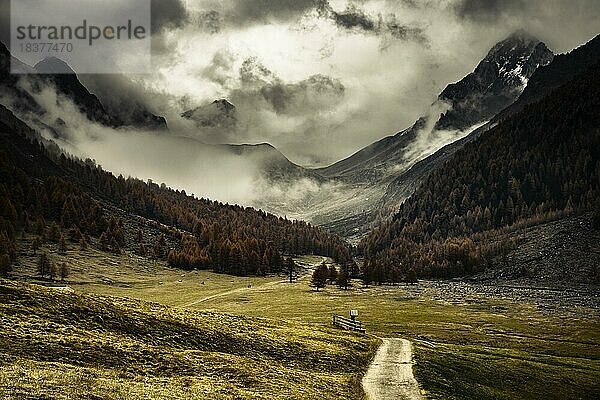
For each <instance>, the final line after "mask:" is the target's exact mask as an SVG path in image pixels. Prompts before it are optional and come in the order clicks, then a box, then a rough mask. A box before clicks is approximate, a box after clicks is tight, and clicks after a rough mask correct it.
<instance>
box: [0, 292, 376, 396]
mask: <svg viewBox="0 0 600 400" xmlns="http://www.w3.org/2000/svg"><path fill="white" fill-rule="evenodd" d="M15 305H18V306H17V307H15ZM0 315H2V318H3V324H2V327H0V360H1V361H0V397H3V398H13V399H25V398H42V397H43V398H49V397H51V398H56V399H70V398H82V396H85V398H102V399H121V398H136V397H139V398H146V399H166V398H191V397H195V398H211V399H231V398H255V399H289V398H297V399H308V398H317V397H318V398H322V399H339V398H348V399H361V398H363V394H362V390H361V388H360V382H359V378H360V376H361V375H362V374H363V373H364V371H365V369H366V366H367V364H368V361H369V359H370V357H371V356H372V354H373V353H374V350H375V348H376V346H377V343H376V340H374V339H370V338H367V337H358V336H356V335H353V334H349V333H344V332H340V331H333V330H332V329H328V328H324V327H317V328H315V327H314V326H309V325H302V324H298V323H287V322H282V321H275V320H267V319H258V318H248V317H243V316H233V315H226V314H217V313H211V312H199V311H185V310H181V309H175V308H168V307H165V306H161V305H159V304H157V303H145V302H141V301H135V300H125V299H117V298H112V297H93V296H90V295H83V294H74V293H69V292H65V291H60V290H52V289H44V288H41V287H39V286H33V285H26V284H22V283H11V282H8V281H4V280H0Z"/></svg>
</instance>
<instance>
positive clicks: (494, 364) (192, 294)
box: [3, 250, 600, 399]
mask: <svg viewBox="0 0 600 400" xmlns="http://www.w3.org/2000/svg"><path fill="white" fill-rule="evenodd" d="M52 257H53V258H54V259H55V260H56V261H61V260H63V259H64V260H67V261H68V262H69V263H70V264H71V276H70V277H69V282H68V285H69V287H70V288H72V289H74V290H75V292H76V293H88V294H93V295H101V296H117V297H119V298H130V299H137V300H139V301H143V302H154V303H157V304H153V305H152V306H150V305H149V304H150V303H143V302H134V301H133V300H118V302H121V301H122V302H125V303H127V306H126V309H127V310H135V313H138V311H137V310H138V309H139V307H142V308H144V307H146V308H148V307H150V308H152V307H160V310H161V311H160V313H159V314H160V315H166V316H168V318H172V315H177V316H179V317H178V318H186V321H187V320H188V318H189V319H190V320H191V321H194V322H193V323H194V324H196V323H199V321H200V320H202V319H205V318H207V316H215V318H216V319H225V320H228V319H232V320H235V321H238V320H239V321H244V323H246V322H247V323H248V324H249V325H248V326H252V327H253V328H251V329H250V330H251V331H252V332H254V333H255V334H256V335H258V336H261V335H267V336H268V337H271V336H269V335H271V334H272V333H275V336H276V338H277V340H279V343H278V345H277V346H283V347H285V345H284V344H283V343H284V342H288V341H291V342H294V341H295V340H299V341H303V340H307V341H308V343H310V344H307V346H308V347H306V348H307V349H308V348H313V347H312V346H313V345H314V346H315V347H314V348H320V347H319V346H321V345H323V343H329V341H331V345H332V346H334V348H335V349H334V348H328V351H329V353H327V355H326V356H324V359H328V357H334V358H336V357H344V355H347V354H349V353H346V348H345V344H347V343H348V342H347V341H351V342H353V343H355V345H356V346H362V347H360V351H358V350H349V351H350V353H352V352H353V351H357V353H354V354H360V356H359V357H358V358H352V357H351V358H352V359H353V361H350V360H349V358H347V359H345V360H347V361H344V362H343V363H333V364H327V363H325V364H323V365H324V367H322V368H321V367H319V368H321V369H319V368H317V369H314V368H313V367H311V365H310V363H305V362H304V361H299V363H298V364H296V363H295V362H294V361H293V357H299V354H298V353H294V355H293V356H291V358H287V359H285V362H281V363H280V364H277V363H275V364H273V366H270V365H271V363H273V362H274V361H273V357H279V356H277V354H278V353H277V347H276V346H274V347H272V348H271V350H269V349H265V350H264V351H265V352H264V354H262V353H261V354H251V355H247V356H246V355H245V356H243V357H245V358H243V362H241V363H240V362H238V361H242V360H241V359H240V360H238V359H236V358H230V357H232V356H231V355H228V356H227V357H225V356H224V355H223V353H221V352H218V354H219V360H218V361H214V358H212V357H215V354H211V355H210V357H211V360H213V361H210V363H209V364H211V365H212V364H214V366H213V367H214V368H217V369H218V368H225V367H224V366H225V365H228V367H227V368H230V367H229V366H231V365H233V366H234V367H232V368H234V369H235V368H243V369H244V371H245V372H243V371H238V372H236V373H235V374H234V375H235V376H246V378H247V379H248V380H249V381H248V382H250V381H252V380H253V379H256V380H258V381H259V383H257V384H256V385H257V386H256V387H258V388H260V389H259V390H254V389H252V387H254V386H252V385H250V386H251V388H250V389H244V388H245V387H246V383H248V382H246V383H244V380H243V379H242V378H240V381H239V382H238V386H236V384H232V385H233V386H231V385H230V384H229V383H227V382H226V381H225V380H224V381H222V382H220V381H216V382H215V384H214V385H215V389H214V390H215V391H214V392H207V393H215V396H211V397H216V398H218V395H219V394H222V395H224V394H225V393H227V392H228V391H231V393H234V394H235V395H234V398H235V396H239V397H240V398H244V397H245V396H248V397H258V398H260V396H265V398H276V397H269V395H268V394H269V393H270V394H271V395H272V394H273V393H278V392H276V391H274V390H275V387H274V386H270V381H271V379H275V376H279V378H278V379H279V380H275V381H276V382H280V383H281V384H283V383H284V382H287V380H290V379H291V380H293V381H294V382H296V380H297V385H296V384H293V383H291V385H292V387H293V388H290V391H288V392H285V395H284V394H281V396H284V397H282V398H285V396H288V397H289V396H291V398H308V397H311V396H312V395H313V394H315V393H322V394H320V395H318V396H317V398H353V397H352V396H354V395H348V397H346V395H340V393H349V392H348V390H349V388H350V387H355V389H353V390H354V391H353V392H352V393H357V394H356V396H358V398H360V396H362V393H360V390H359V389H356V387H357V386H358V382H359V380H360V374H361V373H362V372H363V371H364V369H365V368H366V367H367V364H368V360H369V359H370V356H371V355H372V351H373V350H374V348H373V347H372V346H373V344H374V343H376V339H375V336H391V337H394V336H397V337H403V338H408V339H411V340H413V343H414V346H413V349H414V359H415V367H414V369H415V375H416V377H417V380H418V381H419V383H420V384H421V386H422V387H423V389H424V390H425V391H426V393H427V397H428V398H432V399H470V398H473V399H576V398H578V399H588V398H589V399H594V398H600V386H599V383H598V382H600V320H599V319H598V310H594V309H590V310H586V309H580V310H578V312H576V313H572V312H562V311H560V310H559V311H553V312H547V310H544V309H543V308H541V307H538V306H536V305H534V304H530V303H527V302H522V301H519V302H515V301H511V300H498V299H492V298H489V297H486V296H485V295H477V294H476V293H475V294H472V295H470V296H468V297H466V298H465V299H463V300H461V301H456V299H455V298H451V297H449V298H447V299H446V298H445V297H444V293H439V292H435V290H433V289H429V288H428V287H427V283H421V284H419V285H418V286H412V285H400V286H382V287H370V288H363V287H362V286H361V285H360V283H359V282H354V287H353V288H351V289H350V290H347V291H346V290H341V289H338V288H337V287H334V286H331V285H328V286H327V288H326V289H325V290H321V291H319V292H316V291H314V290H313V289H311V288H310V287H309V286H308V283H309V277H308V276H306V275H305V276H303V277H302V278H300V279H299V280H298V281H297V282H295V283H292V284H290V283H288V282H286V281H285V277H283V276H274V277H267V278H257V277H248V278H241V277H231V276H225V275H218V274H214V273H212V272H208V271H192V272H182V271H179V270H173V269H169V268H167V267H166V265H164V264H163V263H152V262H150V263H149V262H148V261H146V260H144V259H140V258H136V257H135V256H129V255H121V256H112V255H107V254H106V253H101V252H95V251H94V250H88V251H85V252H83V253H80V252H79V250H72V251H70V252H68V253H67V254H66V255H64V256H59V255H56V254H52ZM22 259H23V260H24V261H23V265H22V266H21V269H20V270H21V271H22V275H21V276H20V278H21V279H26V280H29V279H32V277H33V276H34V275H35V271H34V260H35V258H34V257H31V258H30V260H29V261H28V259H27V257H22ZM71 260H73V261H71ZM298 261H300V262H302V263H303V264H308V265H310V264H312V265H314V264H317V263H319V262H321V261H322V258H321V257H302V258H300V259H298ZM28 271H29V272H28ZM92 299H93V298H92ZM132 302H133V303H132ZM125 303H123V304H125ZM119 304H121V303H119ZM131 304H135V306H131ZM158 304H161V306H158ZM163 305H164V306H168V307H167V308H165V307H163ZM124 307H125V306H124ZM350 309H358V310H359V312H360V315H359V319H360V320H362V321H363V322H364V323H365V324H366V327H367V332H368V336H366V337H364V338H359V337H356V336H353V335H350V334H347V333H344V332H342V331H338V330H332V329H331V328H330V325H331V316H332V314H333V313H339V314H347V313H348V311H349V310H350ZM182 316H185V317H182ZM220 326H221V327H223V329H225V331H226V327H224V326H223V325H220ZM311 326H312V327H315V326H316V327H317V328H310V327H311ZM41 332H42V330H40V331H39V334H41ZM111 335H112V334H111ZM314 338H319V339H314ZM128 340H129V339H128ZM211 340H212V339H211ZM261 340H262V339H261ZM209 341H210V340H209ZM338 341H339V344H338V345H336V343H338ZM136 345H137V344H136ZM171 345H172V346H174V347H176V348H179V347H178V346H180V345H179V344H176V343H172V344H169V345H165V346H167V347H169V348H170V346H171ZM207 345H208V342H207ZM132 346H133V344H132ZM335 346H337V347H335ZM165 351H166V350H165ZM178 351H179V350H178ZM182 351H184V352H185V351H188V350H186V347H185V346H183V350H182ZM270 351H273V352H274V354H273V356H269V353H270ZM286 351H287V350H286ZM135 354H137V351H136V352H134V351H132V352H131V357H137V356H136V355H135ZM178 357H179V356H178ZM235 357H242V356H241V355H239V354H236V355H235ZM21 362H22V361H17V360H16V359H15V362H14V363H13V364H11V365H10V368H11V369H8V370H7V369H6V367H4V368H3V371H5V372H4V373H3V376H4V378H3V379H8V378H10V379H14V377H15V374H17V375H16V376H18V373H17V372H16V371H17V370H18V368H24V367H23V366H22V365H21V364H19V363H21ZM152 362H153V363H154V362H155V363H157V366H156V367H155V368H161V367H159V366H158V365H159V364H160V362H161V361H160V360H154V361H152ZM261 363H262V364H261ZM345 363H350V364H348V365H341V364H345ZM289 364H291V365H294V368H295V369H294V368H292V369H289V368H290V367H289ZM334 364H335V365H337V367H334V366H333V365H334ZM20 365H21V367H20ZM39 365H40V368H42V366H43V364H39ZM153 365H154V364H153ZM194 365H195V364H194ZM202 365H203V368H209V367H208V365H207V364H206V363H205V362H203V363H202ZM216 365H220V367H217V366H216ZM314 365H316V364H314ZM325 365H329V366H327V367H325ZM63 367H64V365H63ZM44 368H46V369H42V370H33V371H31V374H34V375H35V374H42V375H44V374H50V373H51V372H52V371H56V370H55V369H54V368H53V367H51V366H49V365H46V367H44ZM64 368H66V367H64ZM81 368H90V367H89V366H87V367H86V366H81ZM103 368H104V369H102V370H101V371H99V370H95V372H94V373H95V374H100V375H98V376H103V377H104V378H98V381H102V382H109V381H111V379H109V378H106V376H105V375H103V374H108V373H109V372H110V373H111V374H112V373H116V372H115V371H116V370H118V369H114V368H113V367H110V368H105V367H103ZM211 368H212V367H211ZM286 368H288V369H286ZM304 368H306V369H304ZM327 368H333V369H332V370H331V371H330V373H329V374H328V373H327V371H328V370H327ZM336 368H342V369H343V371H339V370H337V369H336ZM25 369H26V370H27V368H25ZM188 369H193V368H192V367H190V366H189V365H185V367H184V370H188ZM149 370H150V371H154V372H152V373H151V376H153V377H154V378H153V379H159V378H158V377H157V375H152V374H155V373H156V372H155V370H153V369H152V368H150V369H149ZM263 370H264V371H266V372H262V371H263ZM6 371H12V372H11V373H10V374H9V375H6V374H7V372H6ZM69 371H70V372H69V373H76V372H75V371H76V370H69ZM259 371H260V372H259ZM276 371H280V372H279V373H280V375H277V373H276ZM138 373H141V372H138ZM133 374H134V375H132V376H138V377H139V376H144V375H135V373H133ZM202 374H205V375H202ZM202 374H195V376H196V375H198V376H200V375H201V376H207V375H206V374H208V375H209V376H213V375H211V374H213V372H211V371H208V370H203V372H202ZM159 375H160V374H159ZM325 375H327V377H325ZM60 376H62V377H63V378H64V377H65V375H63V374H60ZM185 376H186V378H180V377H171V378H168V379H167V378H164V379H167V381H169V382H170V383H169V384H168V385H172V386H173V388H174V387H177V388H179V389H177V390H182V389H181V387H182V381H180V379H189V376H188V375H185ZM57 379H58V377H57ZM73 379H75V377H73ZM77 379H79V378H77ZM132 379H133V378H132ZM136 379H137V378H136ZM169 379H170V380H169ZM194 379H201V378H198V377H197V378H194ZM313 379H315V382H321V384H320V386H319V384H318V383H315V385H312V383H310V384H309V383H308V382H311V380H313ZM134 380H135V379H134ZM34 381H35V380H34ZM113 381H114V380H113ZM165 382H166V381H165ZM194 382H195V383H194V384H193V385H192V386H191V387H192V388H196V389H194V390H200V391H202V390H208V389H206V387H205V386H202V384H201V383H199V382H198V381H194ZM219 382H220V383H219ZM106 384H107V385H108V383H106ZM168 385H167V386H168ZM303 385H307V386H306V388H304V389H302V388H303V387H304V386H303ZM100 387H102V385H100ZM168 387H170V386H168ZM311 388H315V391H314V392H313V391H311V390H312V389H311ZM327 388H328V389H327ZM332 388H333V389H332ZM340 388H343V389H340ZM338 389H340V390H341V391H336V390H338ZM173 390H175V389H173ZM190 390H192V389H190ZM211 390H212V389H211ZM303 390H308V392H303ZM272 391H274V392H272ZM182 395H183V396H184V397H185V393H182ZM336 396H338V397H336ZM127 397H129V396H128V395H124V398H127ZM156 397H157V398H161V394H160V393H159V394H157V396H156Z"/></svg>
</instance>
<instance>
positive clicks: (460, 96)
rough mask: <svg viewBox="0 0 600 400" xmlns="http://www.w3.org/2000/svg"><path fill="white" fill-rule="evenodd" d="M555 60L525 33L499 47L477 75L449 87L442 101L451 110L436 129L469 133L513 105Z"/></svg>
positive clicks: (539, 43)
mask: <svg viewBox="0 0 600 400" xmlns="http://www.w3.org/2000/svg"><path fill="white" fill-rule="evenodd" d="M553 57H554V54H553V53H552V51H550V50H549V49H548V48H547V47H546V45H545V44H544V43H542V42H540V41H539V40H537V39H535V38H533V37H532V36H530V35H529V34H528V33H526V32H524V31H517V32H515V33H513V34H512V35H510V36H509V37H508V38H507V39H505V40H503V41H501V42H499V43H497V44H496V45H495V46H494V47H493V48H492V49H491V50H490V51H489V53H488V54H487V56H486V57H485V58H484V59H483V60H482V61H481V62H480V63H479V65H477V68H475V71H473V72H472V73H470V74H469V75H467V76H466V77H464V78H463V79H462V80H460V81H459V82H457V83H454V84H451V85H448V86H447V87H446V89H444V91H443V92H442V93H441V94H440V96H439V100H440V101H443V102H446V103H449V104H450V105H451V109H450V110H449V111H448V112H446V113H444V114H443V115H442V116H441V117H440V119H439V120H438V121H437V123H436V128H437V129H460V130H463V129H467V128H469V127H471V126H473V125H475V124H477V123H479V122H481V121H486V120H489V119H490V118H492V117H493V116H495V115H496V114H497V113H498V112H499V111H500V110H502V109H504V108H505V107H507V106H509V105H510V104H512V103H513V102H514V101H515V99H516V98H517V97H518V96H519V95H520V94H521V92H522V91H523V89H524V88H525V87H526V86H527V83H528V81H529V78H531V76H532V75H533V73H534V72H535V71H536V70H537V69H538V68H539V67H540V66H545V65H548V64H549V63H550V62H551V61H552V59H553Z"/></svg>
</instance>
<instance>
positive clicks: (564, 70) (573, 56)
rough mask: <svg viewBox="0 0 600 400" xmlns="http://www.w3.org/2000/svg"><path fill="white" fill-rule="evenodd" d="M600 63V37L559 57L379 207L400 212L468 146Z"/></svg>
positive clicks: (416, 169)
mask: <svg viewBox="0 0 600 400" xmlns="http://www.w3.org/2000/svg"><path fill="white" fill-rule="evenodd" d="M599 61H600V35H598V36H596V37H595V38H593V39H592V40H590V41H589V42H587V43H586V44H584V45H582V46H580V47H578V48H576V49H574V50H573V51H571V52H569V53H567V54H560V55H557V56H556V57H554V59H553V61H552V62H551V63H550V64H548V65H546V66H542V67H540V68H538V69H536V71H535V72H534V73H533V75H532V76H531V78H530V79H529V81H528V85H527V87H526V88H525V90H524V91H523V93H522V94H521V96H519V98H518V99H517V101H515V102H514V103H513V104H511V105H510V106H509V107H507V108H506V109H504V110H502V111H501V112H500V113H498V115H497V116H495V117H494V118H492V120H491V122H490V123H488V124H486V125H484V126H482V127H480V128H478V129H476V130H475V131H473V132H472V133H471V134H469V135H468V136H466V137H464V138H462V139H460V140H457V141H456V142H453V143H451V144H449V145H447V146H444V147H443V148H441V149H440V150H438V151H437V152H435V153H434V154H432V155H431V156H429V157H427V158H425V159H423V160H422V161H419V162H418V163H416V164H415V165H414V166H413V167H411V168H410V169H409V170H408V171H406V172H404V173H401V174H399V175H398V176H397V177H395V179H394V180H393V181H392V182H391V183H390V184H389V186H388V187H387V190H386V193H385V195H384V196H383V199H382V202H381V204H380V205H379V207H380V208H381V209H383V210H396V209H397V208H398V207H399V205H400V204H401V203H402V202H403V201H404V200H406V199H407V198H408V197H409V196H410V195H411V194H412V193H413V192H414V191H415V189H416V188H418V187H419V186H420V185H421V183H422V182H423V181H424V180H425V179H426V178H427V177H428V176H429V175H430V174H431V173H432V172H433V171H435V170H436V169H438V168H440V167H442V166H443V165H444V163H446V162H447V161H448V160H449V159H450V158H451V157H452V156H453V155H454V153H455V152H456V151H458V150H459V149H461V148H462V147H463V146H464V145H465V144H467V143H469V142H471V141H473V140H475V139H477V138H478V137H479V136H480V135H481V134H482V133H484V132H486V131H488V130H490V129H491V128H493V127H494V126H496V125H497V123H498V122H499V121H501V120H503V119H505V118H508V117H509V116H510V115H512V114H515V113H516V112H518V111H520V110H522V109H523V107H524V106H526V105H527V104H530V103H532V102H534V101H536V100H540V99H542V98H543V97H545V96H546V95H548V94H549V93H551V92H552V90H554V89H556V88H557V87H560V86H562V85H564V84H566V83H567V82H568V81H569V80H571V79H572V78H573V77H575V76H576V75H578V74H581V73H583V72H585V71H586V70H587V69H589V68H590V67H592V66H593V65H594V64H596V63H598V62H599Z"/></svg>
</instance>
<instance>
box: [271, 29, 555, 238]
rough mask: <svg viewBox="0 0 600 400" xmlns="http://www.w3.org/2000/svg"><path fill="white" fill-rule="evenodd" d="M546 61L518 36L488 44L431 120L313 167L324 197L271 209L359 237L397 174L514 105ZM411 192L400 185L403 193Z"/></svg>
mask: <svg viewBox="0 0 600 400" xmlns="http://www.w3.org/2000/svg"><path fill="white" fill-rule="evenodd" d="M552 57H553V55H552V52H551V51H550V50H548V49H547V47H546V45H545V44H543V43H542V42H540V41H539V40H536V39H534V38H532V37H531V36H529V35H527V34H526V33H524V32H516V33H514V34H513V35H511V36H509V37H508V38H507V39H505V40H503V41H501V42H499V43H497V44H496V45H495V46H493V47H492V49H491V50H490V51H489V52H488V54H487V55H486V56H485V58H484V59H483V60H482V61H481V62H480V63H479V64H478V66H477V67H476V68H475V70H474V71H473V72H472V73H470V74H469V75H467V76H466V77H465V78H463V79H462V80H460V81H459V82H458V83H454V84H451V85H448V86H447V87H446V89H444V91H442V93H441V94H440V95H439V98H438V101H437V102H436V103H434V105H432V110H431V112H430V113H429V115H427V116H423V117H421V118H419V119H418V120H417V121H416V122H415V124H414V125H413V126H411V127H410V128H408V129H405V130H403V131H401V132H399V133H397V134H396V135H393V136H388V137H385V138H383V139H381V140H379V141H377V142H375V143H373V144H371V145H369V146H367V147H365V148H364V149H362V150H360V151H358V152H356V153H355V154H353V155H352V156H350V157H348V158H346V159H344V160H341V161H339V162H337V163H335V164H333V165H331V166H329V167H325V168H320V169H316V170H314V172H315V173H317V174H319V175H321V176H323V177H324V178H326V179H327V180H328V181H329V182H331V186H333V187H334V189H333V190H331V191H330V192H329V193H328V192H327V190H321V191H319V192H318V193H316V194H315V195H313V196H312V197H310V198H306V197H305V198H302V199H301V202H296V203H294V204H290V202H287V204H286V206H284V207H281V208H278V209H273V211H275V212H278V213H290V212H291V213H292V215H297V216H299V217H301V218H303V219H308V220H311V221H312V222H314V223H316V224H320V225H323V226H325V227H326V228H328V229H330V230H331V231H334V232H336V233H338V234H341V235H344V236H346V237H360V236H362V235H364V234H365V233H366V232H367V230H368V229H369V227H370V224H372V223H373V222H374V221H376V220H377V219H378V218H386V217H387V216H389V215H390V214H391V210H392V209H393V208H394V207H397V205H398V204H397V203H396V202H389V204H387V203H386V206H385V207H383V208H382V200H383V199H384V197H385V195H386V190H387V188H388V186H389V185H390V184H391V183H393V182H394V180H395V179H396V178H397V177H398V176H400V175H401V174H403V173H405V172H406V171H408V170H410V168H411V167H412V166H413V165H415V163H418V162H419V161H421V160H423V159H424V158H426V157H428V156H430V155H431V154H433V153H435V152H436V151H437V150H438V149H440V148H442V147H444V146H446V145H449V144H451V143H454V142H456V141H459V140H461V139H462V138H464V137H465V136H467V135H468V134H469V133H471V132H472V131H474V130H476V129H480V130H481V129H485V128H480V126H481V125H483V124H485V123H486V122H487V121H488V120H489V119H491V118H492V117H493V116H494V115H495V114H496V113H498V112H500V111H501V110H502V109H503V108H504V107H506V106H507V105H508V104H510V103H512V102H514V101H515V100H516V99H517V98H518V96H519V95H520V94H521V92H522V91H523V89H524V85H525V83H526V82H527V80H528V79H529V78H530V77H531V75H532V74H533V73H534V71H535V70H536V69H537V68H538V66H543V65H546V64H547V63H549V62H550V61H551V60H552ZM448 105H451V107H452V108H451V109H450V110H449V111H446V112H445V113H442V112H441V111H439V110H444V109H447V107H448ZM459 143H460V142H459ZM413 172H414V170H413ZM415 189H416V187H411V188H406V191H405V195H410V194H411V193H412V191H414V190H415ZM395 193H397V192H395ZM404 198H405V197H403V198H402V199H401V200H403V199H404ZM334 205H335V206H334Z"/></svg>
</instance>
